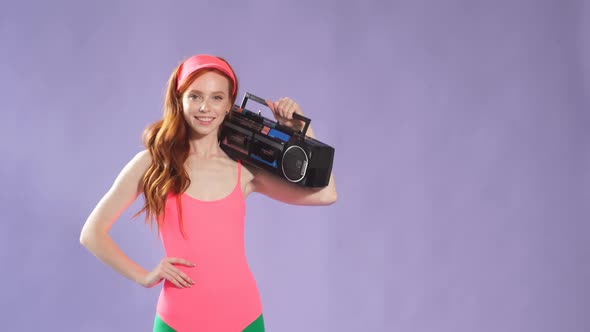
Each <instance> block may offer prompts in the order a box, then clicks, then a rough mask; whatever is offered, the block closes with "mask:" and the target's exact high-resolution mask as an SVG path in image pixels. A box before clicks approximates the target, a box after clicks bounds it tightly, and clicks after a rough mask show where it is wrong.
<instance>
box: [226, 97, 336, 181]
mask: <svg viewBox="0 0 590 332" xmlns="http://www.w3.org/2000/svg"><path fill="white" fill-rule="evenodd" d="M249 99H252V100H253V101H256V102H258V103H260V104H262V105H265V106H267V107H268V104H267V102H266V101H265V100H264V99H262V98H260V97H257V96H255V95H252V94H250V93H246V94H245V96H244V99H243V100H242V104H241V105H240V106H238V105H234V106H233V108H232V111H231V112H232V113H231V116H229V117H228V119H226V121H225V122H224V124H223V126H222V128H221V134H220V143H219V145H220V147H221V148H222V149H223V151H225V153H227V155H228V156H230V158H232V159H234V160H240V161H242V162H244V163H247V164H249V165H252V166H255V167H257V168H261V169H264V170H266V171H268V172H270V173H272V174H274V175H277V176H279V177H281V178H283V179H285V180H287V181H289V182H292V183H295V184H298V185H301V186H304V187H310V188H319V187H325V186H327V185H328V182H329V180H330V174H331V173H332V164H333V161H334V148H333V147H331V146H329V145H327V144H324V143H322V142H320V141H318V140H316V139H313V138H311V137H307V136H305V134H306V132H307V128H309V123H310V122H311V120H310V119H309V118H307V117H304V116H301V115H299V114H293V118H294V119H296V120H300V121H302V122H304V123H305V124H304V127H303V129H302V130H301V131H295V130H293V129H291V128H289V127H286V126H283V125H281V124H280V123H278V122H276V121H273V120H270V119H268V118H266V117H264V116H262V115H261V113H260V112H258V113H254V112H252V111H249V110H247V109H246V103H247V102H248V100H249Z"/></svg>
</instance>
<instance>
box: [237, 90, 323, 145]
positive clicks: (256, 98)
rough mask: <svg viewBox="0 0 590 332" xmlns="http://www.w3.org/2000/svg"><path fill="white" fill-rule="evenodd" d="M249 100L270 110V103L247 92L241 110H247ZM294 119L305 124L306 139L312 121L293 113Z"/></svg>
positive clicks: (303, 133)
mask: <svg viewBox="0 0 590 332" xmlns="http://www.w3.org/2000/svg"><path fill="white" fill-rule="evenodd" d="M248 99H252V100H254V101H255V102H258V103H260V104H262V105H265V106H266V107H268V108H270V106H269V104H270V102H267V101H266V100H264V99H262V98H260V97H257V96H255V95H253V94H251V93H249V92H246V94H245V95H244V99H242V105H240V108H241V109H245V108H246V103H247V102H248ZM293 119H296V120H300V121H303V122H305V126H303V130H301V134H302V135H303V136H304V137H305V133H307V128H309V123H310V122H311V119H309V118H306V117H304V116H303V115H301V114H297V113H293Z"/></svg>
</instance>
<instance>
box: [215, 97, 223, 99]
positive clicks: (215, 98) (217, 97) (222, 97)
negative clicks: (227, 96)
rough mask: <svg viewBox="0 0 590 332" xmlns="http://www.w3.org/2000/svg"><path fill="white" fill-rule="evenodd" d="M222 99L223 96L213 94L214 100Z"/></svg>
mask: <svg viewBox="0 0 590 332" xmlns="http://www.w3.org/2000/svg"><path fill="white" fill-rule="evenodd" d="M222 99H223V97H221V96H215V100H222Z"/></svg>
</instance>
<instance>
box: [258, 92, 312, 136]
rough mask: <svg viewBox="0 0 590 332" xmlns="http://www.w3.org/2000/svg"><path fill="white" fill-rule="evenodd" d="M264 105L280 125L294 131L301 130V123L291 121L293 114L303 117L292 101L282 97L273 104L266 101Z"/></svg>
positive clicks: (297, 106)
mask: <svg viewBox="0 0 590 332" xmlns="http://www.w3.org/2000/svg"><path fill="white" fill-rule="evenodd" d="M266 103H267V104H268V107H270V109H271V110H272V113H273V115H274V117H275V119H276V120H277V121H278V122H279V123H280V124H282V125H284V126H286V127H289V128H291V129H294V130H300V129H301V128H303V125H304V123H303V122H302V121H300V120H295V119H293V113H297V114H299V115H303V113H302V112H301V108H299V105H298V104H297V103H296V102H295V101H294V100H293V99H291V98H289V97H284V98H281V99H279V100H277V101H275V102H271V101H268V100H267V101H266Z"/></svg>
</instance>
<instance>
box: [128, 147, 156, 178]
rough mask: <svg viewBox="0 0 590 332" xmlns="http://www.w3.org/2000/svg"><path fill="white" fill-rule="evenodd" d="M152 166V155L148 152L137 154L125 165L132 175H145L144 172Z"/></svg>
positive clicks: (142, 151) (143, 151)
mask: <svg viewBox="0 0 590 332" xmlns="http://www.w3.org/2000/svg"><path fill="white" fill-rule="evenodd" d="M151 164H152V154H151V153H150V151H149V150H147V149H145V150H141V151H139V152H137V153H136V154H135V155H134V156H133V158H131V160H130V161H129V163H128V164H127V167H129V168H130V169H131V170H132V171H133V172H134V173H141V174H143V173H145V171H146V170H147V169H148V168H149V167H150V165H151Z"/></svg>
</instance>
